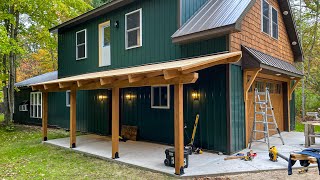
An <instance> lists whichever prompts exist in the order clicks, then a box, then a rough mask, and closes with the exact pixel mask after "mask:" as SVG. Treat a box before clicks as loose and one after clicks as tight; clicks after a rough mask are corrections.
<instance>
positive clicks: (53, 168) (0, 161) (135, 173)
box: [0, 125, 174, 179]
mask: <svg viewBox="0 0 320 180" xmlns="http://www.w3.org/2000/svg"><path fill="white" fill-rule="evenodd" d="M68 136H69V133H67V132H65V131H64V130H55V129H49V134H48V138H49V139H54V138H62V137H68ZM173 171H174V169H172V172H173ZM170 178H171V177H168V176H165V175H163V174H158V173H153V172H149V171H145V170H141V169H138V168H133V167H129V166H126V165H120V164H117V163H113V162H108V161H104V160H100V159H96V158H91V157H87V156H85V155H82V154H80V153H76V152H73V151H70V150H67V149H61V148H57V147H52V146H49V145H43V144H41V131H40V127H34V126H22V125H16V127H15V131H13V132H8V131H6V130H5V128H4V127H1V126H0V179H170Z"/></svg>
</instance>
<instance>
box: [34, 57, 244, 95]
mask: <svg viewBox="0 0 320 180" xmlns="http://www.w3.org/2000/svg"><path fill="white" fill-rule="evenodd" d="M241 57H242V52H241V51H239V52H233V53H224V54H216V55H209V56H203V57H196V58H190V59H183V60H176V61H170V62H165V63H158V64H149V65H143V66H137V67H130V68H124V69H115V70H109V71H102V72H95V73H89V74H83V75H78V76H72V77H67V78H61V79H58V80H53V81H47V82H43V83H38V84H33V85H31V86H32V89H33V90H40V91H44V92H55V91H66V90H69V89H76V90H90V89H106V88H113V87H118V88H126V87H142V86H152V85H164V84H189V83H195V82H196V81H197V79H198V73H197V72H198V71H200V70H202V69H206V68H209V67H212V66H216V65H220V64H228V63H235V62H238V61H239V60H240V59H241Z"/></svg>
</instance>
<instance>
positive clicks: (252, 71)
mask: <svg viewBox="0 0 320 180" xmlns="http://www.w3.org/2000/svg"><path fill="white" fill-rule="evenodd" d="M261 70H262V68H256V69H249V70H244V73H243V78H244V79H243V92H244V101H247V100H248V92H249V89H250V87H251V86H252V84H253V82H254V80H256V78H257V76H258V74H259V72H260V71H261ZM248 75H251V77H250V79H248Z"/></svg>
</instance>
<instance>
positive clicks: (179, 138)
mask: <svg viewBox="0 0 320 180" xmlns="http://www.w3.org/2000/svg"><path fill="white" fill-rule="evenodd" d="M174 150H175V159H174V162H175V174H177V175H182V174H184V141H183V84H175V85H174Z"/></svg>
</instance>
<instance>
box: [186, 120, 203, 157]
mask: <svg viewBox="0 0 320 180" xmlns="http://www.w3.org/2000/svg"><path fill="white" fill-rule="evenodd" d="M198 123H199V114H197V116H196V120H195V122H194V126H193V132H192V137H191V141H190V143H189V144H188V145H186V146H185V147H184V149H185V150H187V151H188V153H189V155H191V154H192V153H195V154H202V153H203V151H202V149H201V148H199V147H195V146H194V145H193V143H194V138H195V136H196V132H197V127H198Z"/></svg>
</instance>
